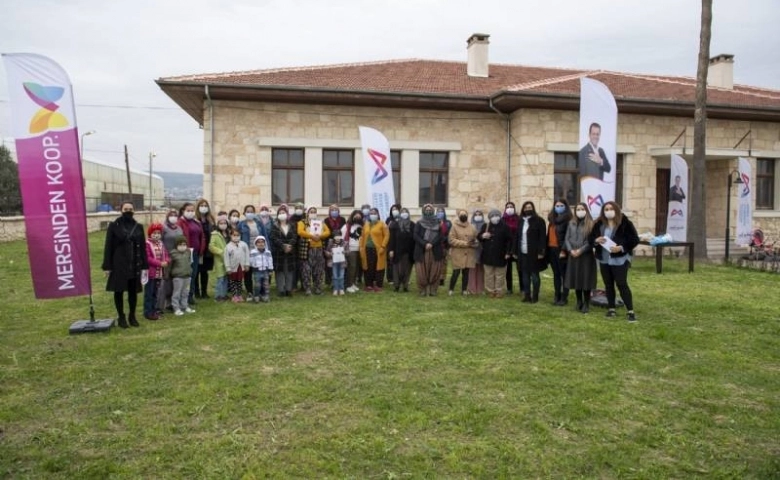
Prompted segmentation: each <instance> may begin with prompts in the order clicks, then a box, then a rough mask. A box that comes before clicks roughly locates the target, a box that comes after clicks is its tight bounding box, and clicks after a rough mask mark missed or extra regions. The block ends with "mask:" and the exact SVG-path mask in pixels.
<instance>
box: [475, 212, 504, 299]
mask: <svg viewBox="0 0 780 480" xmlns="http://www.w3.org/2000/svg"><path fill="white" fill-rule="evenodd" d="M477 240H479V242H480V243H481V244H482V254H481V256H480V260H481V262H482V264H483V265H484V267H485V291H486V292H487V294H488V296H490V298H501V297H503V296H504V284H505V281H506V279H505V278H504V276H505V275H506V264H507V263H511V258H512V234H511V233H510V232H509V227H507V226H506V224H505V223H504V221H503V220H502V218H501V212H500V211H498V209H496V208H494V209H491V210H490V212H488V223H485V224H484V225H483V226H482V228H481V229H480V230H479V233H478V234H477Z"/></svg>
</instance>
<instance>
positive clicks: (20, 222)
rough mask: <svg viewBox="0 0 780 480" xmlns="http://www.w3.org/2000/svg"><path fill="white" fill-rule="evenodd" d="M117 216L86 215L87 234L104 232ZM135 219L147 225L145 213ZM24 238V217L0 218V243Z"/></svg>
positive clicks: (157, 214)
mask: <svg viewBox="0 0 780 480" xmlns="http://www.w3.org/2000/svg"><path fill="white" fill-rule="evenodd" d="M117 216H118V212H111V213H89V214H87V230H88V231H89V232H97V231H99V230H105V229H106V225H107V223H108V222H111V221H113V220H115V219H116V218H117ZM135 218H136V219H137V220H138V221H139V222H141V223H142V224H143V225H144V228H146V226H147V224H148V223H149V214H148V213H147V212H136V213H135ZM153 218H154V221H157V222H161V223H162V222H163V221H164V219H165V212H162V211H160V212H155V213H154V214H153ZM25 238H26V230H25V227H24V217H0V243H2V242H12V241H14V240H24V239H25Z"/></svg>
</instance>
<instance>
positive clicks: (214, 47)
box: [0, 0, 780, 173]
mask: <svg viewBox="0 0 780 480" xmlns="http://www.w3.org/2000/svg"><path fill="white" fill-rule="evenodd" d="M2 4H3V5H2V9H0V11H2V16H1V17H0V28H2V34H0V52H2V53H18V52H32V53H38V54H42V55H46V56H48V57H50V58H52V59H53V60H55V61H56V62H58V63H59V64H60V65H62V67H63V68H64V69H65V70H66V71H67V72H68V73H69V75H70V78H71V82H72V83H73V88H74V96H75V100H76V114H77V116H78V122H79V129H80V131H81V132H85V131H88V130H96V131H97V133H96V134H95V135H92V136H90V137H87V138H86V139H85V152H86V156H87V157H88V158H96V159H100V160H102V161H105V162H109V163H115V164H118V165H120V164H122V163H123V161H124V160H123V159H124V157H123V153H122V149H123V145H125V144H127V146H128V148H129V150H130V156H131V165H132V166H133V167H135V168H138V169H144V170H145V169H146V168H147V165H148V158H149V152H151V151H154V152H155V153H156V155H157V157H156V158H155V167H154V169H155V170H165V171H182V172H198V173H200V172H202V170H203V135H202V131H201V130H200V129H199V126H198V125H197V123H196V122H195V121H194V120H193V119H192V118H190V116H189V115H187V114H186V113H184V112H183V111H182V110H181V109H180V108H179V107H178V106H176V104H174V103H173V102H172V101H171V100H170V99H169V98H168V97H167V96H166V95H165V94H163V93H162V91H161V90H160V89H159V88H158V87H157V85H156V84H155V83H154V80H155V79H157V78H160V77H167V76H174V75H185V74H194V73H207V72H224V71H238V70H255V69H265V68H278V67H294V66H306V65H323V64H333V63H347V62H363V61H377V60H390V59H401V58H425V59H432V60H454V61H465V59H466V39H467V38H468V37H469V36H470V34H472V33H475V32H479V33H487V34H490V35H491V37H490V61H491V62H496V63H507V64H518V65H534V66H557V67H576V68H587V69H607V70H617V71H625V72H636V73H653V74H667V75H685V76H695V75H696V60H697V58H696V56H697V52H698V45H699V20H700V8H701V3H700V1H698V0H652V1H650V0H590V1H578V0H567V1H564V0H543V1H536V0H523V1H518V0H514V1H499V0H446V1H445V0H393V1H390V0H373V1H356V0H329V1H315V0H231V1H227V2H217V1H209V0H187V1H186V2H185V1H169V0H133V1H125V0H121V1H106V0H71V1H62V0H26V1H24V0H2ZM714 4H715V6H714V15H713V17H714V19H713V25H712V44H711V49H710V53H711V55H715V54H719V53H730V54H733V55H735V67H734V81H735V82H736V83H741V84H748V85H755V86H761V87H768V88H772V89H780V40H778V38H779V37H778V26H779V25H780V0H750V1H746V0H714ZM9 136H10V111H9V104H8V86H7V79H6V72H5V67H4V66H3V65H2V64H1V63H0V138H5V141H6V144H7V145H8V142H9V140H10V139H9V138H8V137H9ZM9 146H11V147H12V148H13V146H12V145H9Z"/></svg>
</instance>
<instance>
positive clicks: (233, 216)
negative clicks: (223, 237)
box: [228, 208, 241, 230]
mask: <svg viewBox="0 0 780 480" xmlns="http://www.w3.org/2000/svg"><path fill="white" fill-rule="evenodd" d="M228 222H229V224H228V225H229V226H230V228H232V229H234V230H238V224H239V223H240V222H241V212H239V211H238V210H236V209H235V208H234V209H233V210H231V211H230V212H228Z"/></svg>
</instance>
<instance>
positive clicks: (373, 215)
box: [368, 213, 379, 222]
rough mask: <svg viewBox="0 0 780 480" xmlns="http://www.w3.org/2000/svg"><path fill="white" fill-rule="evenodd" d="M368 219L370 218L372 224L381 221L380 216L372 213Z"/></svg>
mask: <svg viewBox="0 0 780 480" xmlns="http://www.w3.org/2000/svg"><path fill="white" fill-rule="evenodd" d="M368 218H370V219H371V221H372V222H376V221H377V220H379V215H377V214H376V213H372V214H371V215H369V216H368Z"/></svg>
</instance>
